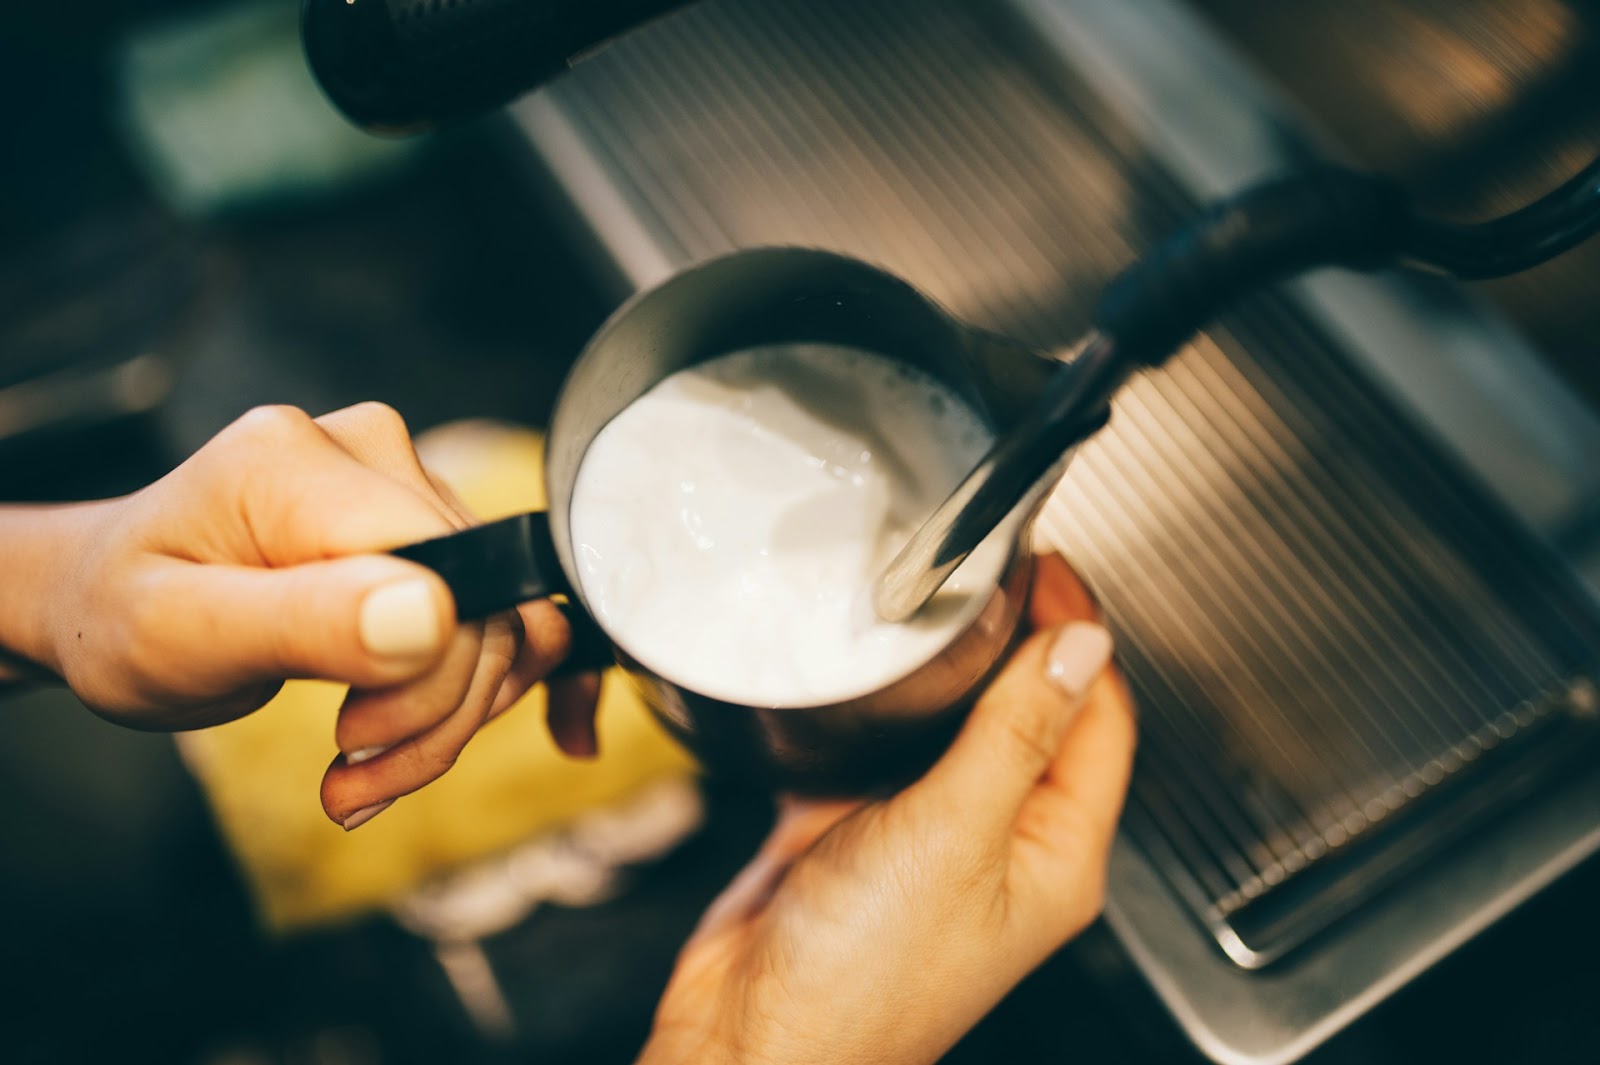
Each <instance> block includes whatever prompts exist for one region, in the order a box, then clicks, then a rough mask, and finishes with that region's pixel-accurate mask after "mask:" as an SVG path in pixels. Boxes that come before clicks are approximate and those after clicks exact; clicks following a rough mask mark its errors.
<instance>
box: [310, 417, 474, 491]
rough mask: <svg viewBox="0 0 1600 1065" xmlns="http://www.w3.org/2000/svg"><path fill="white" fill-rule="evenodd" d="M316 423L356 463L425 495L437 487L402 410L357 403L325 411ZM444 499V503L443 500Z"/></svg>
mask: <svg viewBox="0 0 1600 1065" xmlns="http://www.w3.org/2000/svg"><path fill="white" fill-rule="evenodd" d="M316 422H317V425H318V426H319V427H320V428H321V429H322V431H323V432H324V433H326V434H328V437H329V438H330V439H332V440H333V442H334V443H336V444H338V445H339V446H340V447H341V448H343V449H344V450H345V451H346V452H347V453H348V454H349V455H350V456H351V457H352V458H354V459H355V460H356V461H357V462H359V463H361V464H362V465H363V466H366V467H367V468H368V469H371V470H375V471H377V472H378V473H381V474H383V475H384V476H386V477H390V478H393V479H394V480H396V481H400V482H401V483H402V484H406V485H408V486H409V487H411V488H412V489H416V490H421V491H422V492H424V494H427V495H434V494H436V490H435V487H434V485H433V484H432V482H431V481H430V480H429V478H428V474H427V472H426V471H425V470H424V469H423V466H422V459H421V458H420V457H419V456H418V455H417V448H416V445H415V443H413V442H412V439H411V430H410V428H409V427H408V426H407V425H406V421H405V418H403V417H402V416H401V415H400V412H399V411H397V410H395V409H394V408H393V407H391V406H389V405H388V404H385V403H357V404H356V405H354V406H351V407H345V408H343V409H341V410H336V411H333V412H331V413H329V414H324V415H322V416H321V417H319V418H317V419H316ZM441 502H443V501H442V500H441Z"/></svg>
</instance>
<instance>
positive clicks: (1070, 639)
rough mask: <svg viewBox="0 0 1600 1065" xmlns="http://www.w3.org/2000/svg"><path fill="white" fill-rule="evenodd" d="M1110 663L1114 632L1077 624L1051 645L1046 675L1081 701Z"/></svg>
mask: <svg viewBox="0 0 1600 1065" xmlns="http://www.w3.org/2000/svg"><path fill="white" fill-rule="evenodd" d="M1110 661H1111V633H1110V632H1108V631H1107V630H1106V628H1105V626H1103V625H1096V624H1094V623H1093V622H1090V621H1074V622H1073V623H1072V624H1070V625H1068V626H1067V627H1066V628H1064V629H1062V630H1061V635H1059V636H1057V637H1056V639H1055V642H1054V643H1052V644H1051V645H1050V652H1049V655H1048V656H1047V659H1046V663H1045V676H1046V677H1047V678H1048V679H1049V681H1050V683H1051V684H1054V685H1055V686H1056V687H1057V688H1060V689H1061V690H1062V691H1063V692H1065V693H1066V694H1067V695H1069V696H1071V697H1072V698H1073V699H1081V698H1083V697H1084V696H1085V695H1087V694H1088V693H1089V688H1090V686H1091V685H1093V684H1094V681H1095V678H1096V677H1098V676H1099V675H1100V674H1101V673H1103V672H1104V671H1105V668H1106V665H1107V664H1108V663H1109V662H1110Z"/></svg>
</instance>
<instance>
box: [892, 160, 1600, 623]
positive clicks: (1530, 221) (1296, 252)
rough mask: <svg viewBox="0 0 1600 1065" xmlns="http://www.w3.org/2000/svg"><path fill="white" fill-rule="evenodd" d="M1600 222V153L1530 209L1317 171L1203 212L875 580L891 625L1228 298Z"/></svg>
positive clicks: (1478, 251)
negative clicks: (1472, 218)
mask: <svg viewBox="0 0 1600 1065" xmlns="http://www.w3.org/2000/svg"><path fill="white" fill-rule="evenodd" d="M1597 231H1600V158H1597V159H1595V160H1594V161H1593V162H1591V163H1590V164H1589V165H1588V166H1587V167H1585V168H1584V169H1583V170H1581V171H1579V172H1578V174H1577V175H1576V176H1574V177H1573V178H1572V179H1571V180H1569V181H1568V182H1567V183H1566V184H1564V185H1562V186H1561V187H1560V188H1558V189H1556V190H1555V191H1553V192H1551V193H1549V194H1547V195H1546V196H1544V197H1542V198H1541V199H1539V200H1537V201H1535V202H1534V203H1532V204H1530V205H1529V206H1527V207H1524V208H1522V209H1521V210H1518V211H1515V212H1513V213H1511V214H1509V215H1505V216H1503V217H1501V218H1496V219H1493V220H1491V221H1487V222H1482V223H1477V224H1473V225H1455V224H1451V223H1445V222H1440V221H1436V220H1432V219H1427V218H1423V217H1420V216H1418V215H1416V214H1414V213H1413V212H1412V210H1411V208H1410V205H1409V204H1408V202H1407V199H1406V196H1405V193H1404V191H1403V190H1402V189H1401V188H1400V186H1399V185H1397V184H1396V183H1394V182H1393V181H1390V180H1389V179H1387V178H1382V177H1377V176H1373V175H1369V174H1361V173H1356V172H1353V171H1349V170H1341V169H1335V168H1320V169H1315V170H1309V171H1306V172H1304V173H1300V174H1296V175H1293V176H1290V177H1287V178H1284V179H1281V180H1277V181H1273V182H1269V183H1267V184H1263V185H1259V186H1256V187H1254V188H1251V189H1248V190H1246V191H1245V192H1243V193H1241V194H1239V195H1238V196H1236V197H1234V198H1232V199H1229V200H1225V201H1223V202H1221V203H1219V204H1217V205H1215V206H1213V207H1211V208H1210V209H1209V210H1207V211H1206V212H1205V213H1203V214H1202V215H1200V216H1199V217H1198V218H1196V219H1195V220H1194V221H1193V222H1191V223H1190V224H1189V225H1188V226H1186V227H1185V228H1184V229H1182V230H1180V231H1179V232H1178V233H1177V234H1175V235H1174V236H1172V237H1170V238H1169V239H1168V240H1167V241H1166V242H1165V243H1163V244H1160V245H1158V246H1157V247H1156V249H1155V250H1154V251H1153V252H1151V253H1150V254H1149V255H1148V256H1146V257H1145V258H1144V259H1143V260H1141V261H1140V262H1138V263H1135V264H1134V265H1133V266H1131V267H1129V268H1128V269H1126V270H1124V271H1123V272H1122V273H1121V274H1120V275H1118V276H1117V277H1116V278H1115V279H1114V280H1113V281H1112V282H1111V284H1110V286H1109V287H1108V288H1107V289H1106V291H1105V293H1104V295H1103V296H1102V297H1101V299H1100V303H1099V306H1098V308H1097V309H1096V313H1095V321H1094V326H1093V328H1092V329H1091V330H1090V331H1089V333H1088V335H1087V336H1086V337H1084V338H1083V339H1082V340H1081V341H1080V342H1079V343H1078V344H1076V345H1074V346H1073V347H1072V348H1071V349H1070V354H1068V355H1066V356H1064V357H1063V363H1064V364H1063V365H1062V367H1061V368H1060V369H1059V370H1057V371H1056V372H1055V375H1054V376H1053V377H1052V379H1051V381H1050V383H1049V385H1048V386H1047V388H1046V390H1045V393H1044V395H1043V396H1042V397H1041V398H1040V400H1039V402H1038V404H1036V405H1035V406H1034V408H1033V409H1032V410H1031V411H1030V412H1029V413H1028V414H1027V415H1025V416H1024V418H1023V419H1022V421H1021V422H1019V423H1018V424H1017V425H1015V426H1013V427H1012V428H1011V429H1010V430H1009V431H1008V432H1006V433H1005V435H1003V436H1002V437H1001V438H1000V439H999V440H998V441H996V442H995V444H994V446H993V447H992V448H991V449H990V450H989V453H988V454H987V455H985V456H984V457H983V459H982V460H981V461H979V463H978V465H977V466H976V467H975V468H974V469H973V470H972V472H971V473H969V474H968V475H967V477H966V479H965V480H963V481H962V482H961V484H960V485H959V486H957V488H956V489H955V491H954V492H952V493H951V494H950V496H949V498H948V499H946V500H945V501H944V502H943V503H941V504H940V505H939V507H938V508H937V509H936V510H935V511H934V512H933V514H932V515H931V516H930V517H929V518H928V520H927V521H926V522H925V523H924V524H923V526H922V527H921V528H920V529H918V530H917V532H916V534H915V535H913V536H912V538H911V540H910V541H909V542H908V543H907V544H906V546H905V547H904V548H902V549H901V551H900V553H899V554H898V555H897V556H895V558H894V560H893V561H892V562H890V563H889V566H888V568H887V569H886V570H884V572H883V574H882V576H880V577H879V579H878V583H877V585H876V587H875V588H874V590H873V606H874V608H875V609H876V610H877V613H878V615H879V616H880V617H882V618H883V619H884V620H885V621H895V622H898V621H905V620H907V619H909V618H911V617H912V616H914V615H915V614H916V613H917V612H918V611H919V610H921V609H922V607H923V606H924V605H926V604H927V602H928V600H929V599H931V598H933V596H934V594H935V593H937V592H938V590H939V589H940V588H941V587H942V586H943V585H944V582H945V581H946V580H947V579H949V577H950V574H951V573H953V572H954V571H955V569H956V567H958V566H959V565H960V564H961V563H962V562H963V561H964V560H965V559H966V557H967V556H968V555H970V554H971V553H972V551H973V549H975V548H976V547H977V546H978V544H979V543H980V542H982V540H983V539H984V538H985V537H986V536H988V534H989V533H990V532H991V531H992V530H993V529H994V528H995V527H996V526H997V525H999V524H1000V522H1002V521H1003V520H1005V518H1006V516H1007V515H1008V514H1010V513H1011V512H1012V510H1013V509H1014V508H1015V507H1016V506H1017V504H1018V503H1019V502H1021V501H1022V500H1023V499H1024V498H1026V497H1027V495H1028V493H1029V492H1031V491H1033V490H1034V489H1035V488H1036V487H1040V486H1042V485H1043V484H1045V483H1046V482H1047V481H1048V480H1049V478H1050V477H1051V475H1052V474H1053V473H1054V472H1055V471H1056V470H1057V468H1058V466H1059V464H1060V463H1061V461H1062V458H1063V456H1064V455H1065V454H1067V453H1068V452H1069V451H1070V450H1071V449H1072V448H1073V447H1075V446H1077V445H1078V444H1080V443H1082V442H1083V441H1084V440H1087V439H1088V438H1089V437H1090V436H1092V435H1093V434H1094V433H1095V432H1097V431H1098V430H1099V429H1100V428H1102V427H1103V426H1104V425H1105V424H1106V422H1107V420H1108V419H1109V418H1110V410H1111V408H1110V403H1111V398H1112V396H1113V395H1115V393H1116V391H1117V389H1119V388H1120V387H1121V386H1122V384H1123V382H1124V381H1126V380H1127V379H1128V378H1129V377H1130V376H1132V375H1133V374H1134V373H1136V372H1137V371H1139V370H1141V369H1146V368H1150V367H1155V366H1159V365H1161V363H1163V362H1164V361H1166V359H1167V358H1168V356H1170V355H1171V354H1172V353H1173V352H1174V351H1176V350H1177V349H1178V348H1179V347H1180V346H1181V345H1182V344H1183V342H1184V341H1185V340H1187V339H1188V338H1189V336H1190V335H1191V334H1193V333H1194V332H1195V331H1196V330H1198V329H1199V328H1200V327H1202V326H1203V325H1205V323H1206V322H1208V321H1210V320H1211V319H1212V318H1213V317H1215V316H1216V315H1217V314H1219V313H1220V312H1221V311H1223V310H1224V309H1226V308H1227V307H1228V306H1229V305H1230V304H1232V303H1233V302H1234V301H1235V300H1237V299H1239V298H1240V297H1242V296H1244V295H1246V294H1248V293H1249V292H1251V291H1252V290H1254V289H1256V288H1259V287H1261V286H1262V285H1266V284H1269V283H1271V282H1273V281H1277V280H1282V279H1285V278H1289V277H1293V276H1295V275H1297V274H1301V273H1304V272H1305V271H1308V270H1312V269H1316V268H1318V267H1324V266H1340V267H1345V268H1347V269H1352V270H1375V269H1379V268H1381V267H1384V266H1388V265H1391V264H1393V263H1396V262H1407V263H1409V264H1411V265H1416V266H1421V267H1424V268H1430V269H1433V270H1435V271H1438V272H1442V273H1445V274H1449V275H1451V276H1454V277H1457V278H1461V279H1463V280H1481V279H1486V278H1493V277H1502V276H1504V275H1506V274H1512V273H1517V272H1519V271H1522V270H1526V269H1528V268H1529V267H1532V266H1536V265H1538V264H1539V263H1542V262H1545V261H1546V260H1548V259H1552V258H1554V257H1555V256H1557V255H1560V254H1561V253H1562V252H1564V251H1566V250H1567V249H1569V248H1571V247H1573V246H1574V245H1576V244H1578V243H1580V242H1581V241H1583V240H1584V239H1586V238H1587V237H1589V236H1591V235H1593V234H1594V233H1595V232H1597Z"/></svg>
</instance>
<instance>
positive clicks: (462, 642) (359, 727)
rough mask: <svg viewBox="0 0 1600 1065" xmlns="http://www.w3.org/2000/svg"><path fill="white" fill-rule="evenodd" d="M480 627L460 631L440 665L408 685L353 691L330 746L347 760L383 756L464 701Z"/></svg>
mask: <svg viewBox="0 0 1600 1065" xmlns="http://www.w3.org/2000/svg"><path fill="white" fill-rule="evenodd" d="M483 634H484V629H483V625H481V624H477V625H462V626H460V627H459V628H457V629H456V635H455V637H454V639H452V640H451V641H450V646H449V647H448V648H447V649H446V650H445V653H444V656H443V657H442V658H441V659H440V660H439V662H438V663H437V664H436V665H435V666H434V667H433V668H432V669H430V670H429V671H428V672H427V673H426V674H424V675H423V676H421V677H419V678H417V679H415V680H413V681H411V682H410V683H408V684H397V685H394V686H392V687H387V688H367V689H352V690H351V692H350V694H349V696H348V697H347V698H346V699H345V702H344V705H343V706H341V707H340V708H339V720H338V723H337V724H336V725H335V726H334V733H333V735H334V741H335V742H336V743H337V744H338V746H339V750H340V751H342V752H344V753H345V754H346V755H354V754H356V753H357V752H369V756H370V753H372V752H376V751H380V750H387V749H388V748H390V747H393V746H395V745H397V744H399V743H401V742H403V741H405V740H408V739H410V738H412V737H413V736H420V735H422V734H423V733H424V732H427V731H428V730H429V729H431V728H433V727H434V726H435V725H437V724H439V722H441V721H443V720H444V719H445V718H447V717H449V716H450V715H451V714H452V713H454V712H455V710H456V708H457V707H459V706H460V705H461V704H462V703H463V702H465V701H466V698H467V693H468V691H469V690H470V689H471V687H472V679H473V677H475V676H476V675H477V672H478V657H479V654H480V652H481V650H482V648H483Z"/></svg>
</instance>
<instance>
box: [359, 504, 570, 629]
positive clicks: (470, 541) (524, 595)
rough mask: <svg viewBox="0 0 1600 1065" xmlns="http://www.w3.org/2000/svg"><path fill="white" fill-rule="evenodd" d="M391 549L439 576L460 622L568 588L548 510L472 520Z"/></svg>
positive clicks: (494, 612)
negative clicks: (456, 528)
mask: <svg viewBox="0 0 1600 1065" xmlns="http://www.w3.org/2000/svg"><path fill="white" fill-rule="evenodd" d="M391 554H394V555H397V556H398V557H400V558H403V559H407V560H409V561H411V562H415V563H417V564H419V565H422V566H426V567H428V568H429V569H431V570H433V571H434V572H435V573H437V574H438V575H439V576H440V577H443V578H444V583H445V584H446V585H447V586H448V587H449V589H450V594H451V595H453V596H455V600H456V617H458V618H460V619H461V620H462V621H477V620H479V619H481V618H486V617H488V616H489V615H491V614H498V613H500V612H501V611H503V610H510V609H512V608H513V607H515V606H518V605H520V604H522V603H526V602H529V601H531V600H534V599H543V598H545V597H546V596H550V595H556V594H559V593H565V592H567V591H570V589H569V588H568V587H567V583H566V578H565V576H564V575H563V574H562V572H561V562H560V561H559V560H558V559H557V558H556V548H555V543H554V542H553V541H552V540H551V539H550V518H549V515H547V514H545V513H543V512H542V511H541V512H535V513H529V514H516V515H513V516H512V517H509V518H501V519H500V520H499V521H491V522H489V523H487V524H485V525H474V526H473V527H472V528H470V529H462V530H461V531H460V532H454V533H451V534H450V535H448V536H440V537H437V538H436V539H433V540H424V541H422V542H421V543H416V544H409V545H407V546H405V547H400V548H396V549H395V550H394V551H392V552H391Z"/></svg>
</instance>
